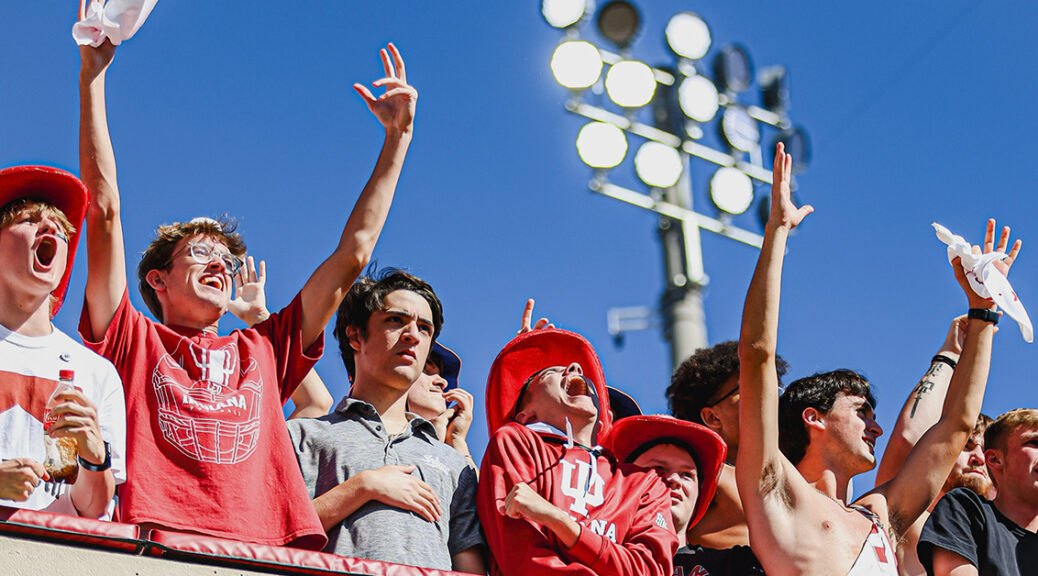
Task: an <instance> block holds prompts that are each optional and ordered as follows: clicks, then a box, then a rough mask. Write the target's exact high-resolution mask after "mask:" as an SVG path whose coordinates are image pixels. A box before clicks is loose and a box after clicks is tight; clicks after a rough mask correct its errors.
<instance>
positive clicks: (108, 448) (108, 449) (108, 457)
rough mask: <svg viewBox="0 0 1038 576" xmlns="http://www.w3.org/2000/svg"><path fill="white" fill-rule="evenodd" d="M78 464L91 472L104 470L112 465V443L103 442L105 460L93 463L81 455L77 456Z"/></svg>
mask: <svg viewBox="0 0 1038 576" xmlns="http://www.w3.org/2000/svg"><path fill="white" fill-rule="evenodd" d="M76 459H78V460H79V465H80V466H82V467H83V468H86V469H87V470H90V471H91V472H104V471H105V470H108V469H109V468H111V467H112V445H111V444H109V443H108V442H105V461H104V462H102V463H100V464H94V463H93V462H87V461H86V460H84V459H83V457H82V456H77V457H76Z"/></svg>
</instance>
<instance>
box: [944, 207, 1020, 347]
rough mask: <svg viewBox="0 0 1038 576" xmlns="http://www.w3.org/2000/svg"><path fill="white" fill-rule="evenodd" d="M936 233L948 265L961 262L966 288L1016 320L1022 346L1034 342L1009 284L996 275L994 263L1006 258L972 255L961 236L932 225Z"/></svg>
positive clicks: (1000, 254)
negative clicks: (956, 260) (945, 252)
mask: <svg viewBox="0 0 1038 576" xmlns="http://www.w3.org/2000/svg"><path fill="white" fill-rule="evenodd" d="M933 228H934V230H936V231H937V238H938V239H940V241H941V242H944V243H945V244H947V245H948V261H949V262H951V261H953V260H955V259H956V258H962V270H963V271H964V272H965V273H966V279H967V280H969V283H970V288H973V291H974V292H976V293H977V296H980V297H981V298H988V299H990V300H992V301H993V302H994V303H995V304H997V305H998V307H999V308H1001V309H1002V311H1003V312H1005V313H1006V314H1008V315H1009V317H1010V318H1012V319H1013V320H1016V323H1017V324H1019V325H1020V334H1021V335H1022V336H1023V337H1024V340H1025V341H1026V342H1034V328H1033V327H1032V326H1031V319H1030V318H1029V317H1028V316H1027V310H1025V309H1024V305H1023V303H1022V302H1020V299H1019V298H1017V296H1016V292H1014V291H1013V287H1012V286H1011V285H1010V284H1009V279H1008V278H1006V277H1005V275H1004V274H1002V273H1001V272H999V270H998V268H996V267H995V264H994V263H995V261H997V260H1001V259H1003V258H1005V257H1006V253H1005V252H988V253H987V254H974V253H973V249H972V248H971V247H970V243H969V242H966V239H965V238H963V237H962V236H956V235H955V234H952V233H951V231H950V230H948V229H947V228H945V227H944V226H941V225H940V224H938V223H936V222H934V223H933Z"/></svg>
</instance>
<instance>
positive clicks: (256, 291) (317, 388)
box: [228, 256, 335, 420]
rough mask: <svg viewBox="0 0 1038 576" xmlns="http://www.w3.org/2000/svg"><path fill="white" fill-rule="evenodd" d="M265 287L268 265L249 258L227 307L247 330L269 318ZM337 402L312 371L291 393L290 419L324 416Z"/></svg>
mask: <svg viewBox="0 0 1038 576" xmlns="http://www.w3.org/2000/svg"><path fill="white" fill-rule="evenodd" d="M266 285H267V263H266V262H265V261H263V260H260V261H259V266H257V265H256V259H255V258H253V257H252V256H249V257H248V258H247V259H246V260H245V265H243V266H242V267H241V269H239V270H238V274H237V275H236V276H235V277H234V298H233V299H232V300H231V301H230V303H229V304H228V309H229V310H230V311H231V313H232V314H234V315H235V316H237V317H238V318H240V319H241V321H242V322H245V324H246V325H248V326H253V325H255V324H258V323H260V322H262V321H264V320H266V319H267V318H269V317H270V311H269V310H267V291H266ZM334 402H335V399H334V398H332V395H331V393H330V392H328V387H327V386H325V385H324V380H321V377H320V376H319V375H318V374H317V370H316V369H315V368H311V369H310V372H308V373H307V374H306V376H305V377H304V378H303V381H302V382H300V383H299V387H298V388H296V390H295V392H293V393H292V403H293V404H295V410H293V411H292V414H290V415H289V416H288V419H289V420H291V419H293V418H317V417H318V416H324V415H325V414H327V413H328V411H329V410H331V409H332V404H333V403H334Z"/></svg>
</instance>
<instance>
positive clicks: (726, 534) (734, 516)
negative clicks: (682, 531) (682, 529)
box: [688, 465, 750, 549]
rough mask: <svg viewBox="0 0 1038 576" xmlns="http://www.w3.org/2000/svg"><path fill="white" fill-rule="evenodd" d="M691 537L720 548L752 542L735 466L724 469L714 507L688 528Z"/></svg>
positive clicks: (712, 505)
mask: <svg viewBox="0 0 1038 576" xmlns="http://www.w3.org/2000/svg"><path fill="white" fill-rule="evenodd" d="M688 541H689V543H691V544H696V545H699V546H705V547H707V548H717V549H725V548H732V547H733V546H749V545H750V533H749V529H748V528H747V527H746V513H745V512H744V511H743V509H742V500H740V499H739V489H738V487H737V486H736V484H735V468H733V467H731V466H727V465H726V466H725V467H724V468H723V469H722V471H721V478H720V480H719V481H718V483H717V492H716V493H715V494H714V499H713V500H712V501H711V502H710V508H709V509H708V510H707V513H706V515H705V516H703V519H702V520H700V521H699V523H698V524H696V525H695V526H694V527H692V529H690V530H689V531H688Z"/></svg>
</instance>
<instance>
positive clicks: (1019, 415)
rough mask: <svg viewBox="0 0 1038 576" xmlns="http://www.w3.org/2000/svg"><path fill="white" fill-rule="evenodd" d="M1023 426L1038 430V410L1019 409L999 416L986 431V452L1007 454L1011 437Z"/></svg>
mask: <svg viewBox="0 0 1038 576" xmlns="http://www.w3.org/2000/svg"><path fill="white" fill-rule="evenodd" d="M1022 426H1027V427H1028V428H1034V429H1038V410H1036V409H1034V408H1017V409H1015V410H1010V411H1009V412H1006V413H1005V414H1003V415H1001V416H999V417H998V418H997V419H995V421H994V422H992V423H991V424H989V425H988V427H987V430H985V431H984V450H991V449H994V450H999V451H1001V452H1005V450H1006V440H1007V439H1008V438H1009V435H1010V434H1011V433H1012V432H1013V430H1016V429H1017V428H1020V427H1022Z"/></svg>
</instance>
